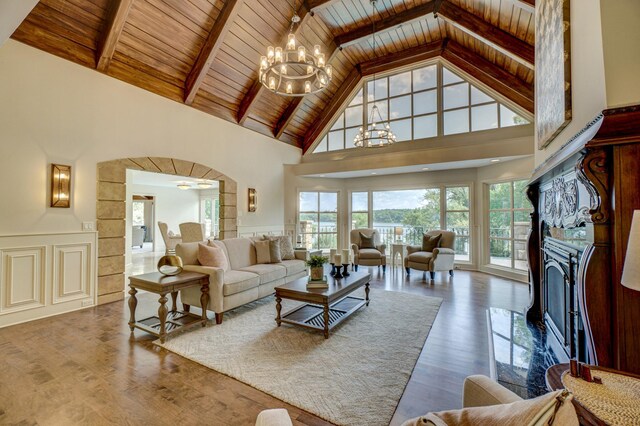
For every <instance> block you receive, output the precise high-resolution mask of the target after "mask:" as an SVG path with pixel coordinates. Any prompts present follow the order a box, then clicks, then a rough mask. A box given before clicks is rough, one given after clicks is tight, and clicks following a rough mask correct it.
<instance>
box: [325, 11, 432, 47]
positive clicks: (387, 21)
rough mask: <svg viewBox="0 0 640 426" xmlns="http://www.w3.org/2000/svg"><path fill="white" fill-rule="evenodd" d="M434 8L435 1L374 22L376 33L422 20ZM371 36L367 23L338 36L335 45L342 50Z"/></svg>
mask: <svg viewBox="0 0 640 426" xmlns="http://www.w3.org/2000/svg"><path fill="white" fill-rule="evenodd" d="M434 8H435V1H430V2H429V3H425V4H422V5H420V6H416V7H412V8H411V9H407V10H405V11H404V12H400V13H395V14H392V15H391V16H389V17H388V18H384V19H381V20H379V21H378V22H376V33H378V32H383V31H388V30H391V29H393V28H395V27H397V26H399V25H403V24H408V23H411V22H413V21H415V20H418V19H421V18H424V17H425V16H426V15H428V14H430V13H433V11H434ZM372 34H373V26H372V25H371V24H369V23H367V24H366V25H363V26H361V27H358V28H356V29H354V30H352V31H349V32H348V33H345V34H342V35H339V36H337V37H336V38H335V43H336V45H337V46H338V47H340V48H343V47H346V46H349V45H352V44H355V43H357V42H359V41H360V40H362V39H363V38H366V37H369V36H371V35H372Z"/></svg>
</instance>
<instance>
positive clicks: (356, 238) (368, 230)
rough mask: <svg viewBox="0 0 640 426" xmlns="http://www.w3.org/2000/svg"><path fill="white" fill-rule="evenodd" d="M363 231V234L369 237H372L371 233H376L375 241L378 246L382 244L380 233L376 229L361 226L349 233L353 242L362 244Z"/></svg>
mask: <svg viewBox="0 0 640 426" xmlns="http://www.w3.org/2000/svg"><path fill="white" fill-rule="evenodd" d="M361 232H362V234H363V235H366V236H367V237H371V235H374V238H373V242H374V243H375V245H376V246H378V245H380V233H379V232H378V231H376V230H375V229H371V228H360V229H354V230H352V231H351V233H350V234H349V237H350V238H351V244H356V245H358V246H360V233H361Z"/></svg>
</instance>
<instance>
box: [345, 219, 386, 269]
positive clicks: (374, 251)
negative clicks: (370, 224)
mask: <svg viewBox="0 0 640 426" xmlns="http://www.w3.org/2000/svg"><path fill="white" fill-rule="evenodd" d="M361 232H362V234H363V235H365V236H367V237H371V236H373V241H374V245H375V248H361V241H360V233H361ZM350 239H351V250H353V265H354V269H355V270H356V271H357V270H358V265H364V266H378V267H379V266H382V271H383V272H385V271H386V268H387V256H386V254H385V252H384V251H385V250H386V248H387V246H386V245H385V244H380V233H379V232H378V231H376V230H375V229H369V228H362V229H354V230H353V231H351V234H350Z"/></svg>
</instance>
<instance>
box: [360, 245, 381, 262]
mask: <svg viewBox="0 0 640 426" xmlns="http://www.w3.org/2000/svg"><path fill="white" fill-rule="evenodd" d="M381 256H382V254H381V253H380V252H379V251H378V250H376V249H372V248H365V249H361V250H360V252H359V253H358V257H359V258H360V259H380V257H381Z"/></svg>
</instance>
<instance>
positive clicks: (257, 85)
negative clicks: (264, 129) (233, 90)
mask: <svg viewBox="0 0 640 426" xmlns="http://www.w3.org/2000/svg"><path fill="white" fill-rule="evenodd" d="M309 10H310V9H309V6H307V5H305V3H304V2H303V3H302V5H301V6H300V9H298V16H299V17H300V19H301V20H300V23H299V24H298V26H297V27H296V29H295V30H294V34H295V35H296V37H298V35H299V33H300V28H302V26H303V25H306V22H307V21H308V20H309V19H311V16H312V15H311V14H310V13H309ZM288 36H289V32H288V31H287V34H285V35H284V37H282V40H280V44H278V45H277V46H284V45H285V44H287V37H288ZM327 63H328V61H327ZM263 90H265V87H264V85H263V84H262V83H261V82H260V80H258V79H257V78H256V79H255V80H254V81H253V84H252V85H251V88H250V89H249V91H248V92H247V94H246V95H244V97H243V98H242V101H241V102H240V107H239V108H238V124H243V123H244V121H245V120H246V119H247V117H248V116H249V112H250V111H251V107H252V106H253V103H254V102H255V101H256V100H257V99H258V98H259V97H260V95H261V94H262V91H263Z"/></svg>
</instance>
